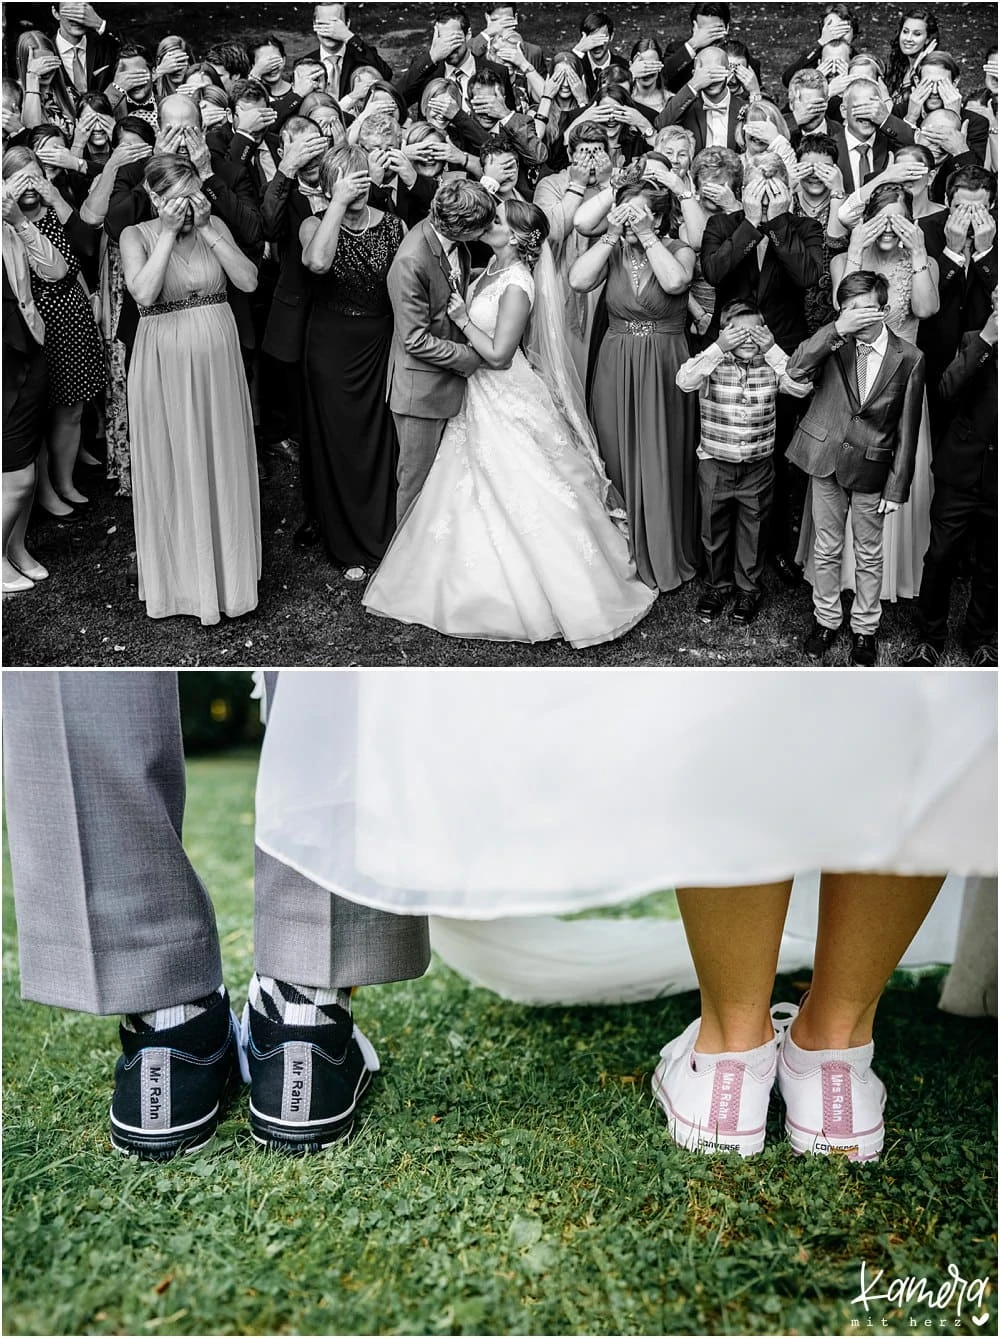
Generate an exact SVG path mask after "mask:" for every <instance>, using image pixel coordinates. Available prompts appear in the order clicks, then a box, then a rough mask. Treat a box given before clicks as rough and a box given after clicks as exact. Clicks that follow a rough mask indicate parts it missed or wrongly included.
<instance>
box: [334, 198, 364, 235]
mask: <svg viewBox="0 0 1000 1338" xmlns="http://www.w3.org/2000/svg"><path fill="white" fill-rule="evenodd" d="M371 225H372V207H371V205H370V204H366V205H365V226H364V227H363V228H349V227H348V226H347V224H346V223H341V225H340V226H341V227H342V228H343V229H344V231H345V232H349V233H351V235H352V236H354V237H360V236H361V234H362V233H363V232H367V231H368V229H369V228H370V227H371Z"/></svg>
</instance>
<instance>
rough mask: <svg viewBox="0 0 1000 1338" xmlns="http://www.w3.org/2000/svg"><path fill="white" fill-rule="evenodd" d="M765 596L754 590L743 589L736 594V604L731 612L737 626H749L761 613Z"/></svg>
mask: <svg viewBox="0 0 1000 1338" xmlns="http://www.w3.org/2000/svg"><path fill="white" fill-rule="evenodd" d="M762 600H763V596H762V595H760V594H759V593H758V592H755V591H753V590H741V591H740V593H739V594H738V595H737V596H736V605H735V607H734V609H733V612H732V614H731V617H732V620H733V622H734V623H735V624H736V626H737V627H749V626H750V624H751V623H752V622H753V620H754V618H756V617H757V614H758V613H760V606H761V603H762Z"/></svg>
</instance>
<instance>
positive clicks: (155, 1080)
mask: <svg viewBox="0 0 1000 1338" xmlns="http://www.w3.org/2000/svg"><path fill="white" fill-rule="evenodd" d="M141 1093H142V1127H143V1128H144V1129H169V1128H170V1051H169V1050H143V1052H142V1085H141Z"/></svg>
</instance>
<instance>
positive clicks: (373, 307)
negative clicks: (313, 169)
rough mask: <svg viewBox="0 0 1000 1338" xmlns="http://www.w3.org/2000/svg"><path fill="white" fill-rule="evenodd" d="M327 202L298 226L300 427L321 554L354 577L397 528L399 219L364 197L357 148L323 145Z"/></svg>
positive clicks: (364, 166)
mask: <svg viewBox="0 0 1000 1338" xmlns="http://www.w3.org/2000/svg"><path fill="white" fill-rule="evenodd" d="M320 183H321V186H322V189H323V193H324V195H325V196H326V198H327V199H328V200H329V204H328V206H327V208H326V211H325V212H324V213H323V215H322V218H321V219H320V218H319V217H313V218H307V219H306V220H305V221H304V222H303V224H302V226H301V228H300V229H299V237H300V240H301V242H302V263H303V264H304V265H305V267H306V269H308V270H309V271H311V273H312V274H313V275H314V276H315V277H314V280H313V283H312V300H311V303H310V314H309V324H308V325H307V326H306V337H305V356H304V366H305V395H304V403H303V419H302V429H303V432H304V434H305V443H304V446H305V449H306V451H307V452H308V456H309V460H310V462H311V468H312V475H313V482H314V486H315V494H314V504H315V513H316V517H317V519H318V521H319V525H320V529H321V531H322V535H323V541H324V543H325V545H326V550H327V552H328V553H329V555H330V558H331V559H332V561H334V562H335V563H338V564H339V565H341V566H343V567H345V568H346V569H347V570H346V573H345V574H346V577H347V579H348V580H352V581H362V580H364V578H365V574H366V571H365V569H366V568H368V567H373V566H375V565H377V563H379V562H380V561H381V559H382V557H383V556H384V554H385V550H386V548H387V547H388V544H389V540H390V539H391V538H392V533H393V530H394V529H395V527H396V461H397V457H398V454H399V447H398V444H397V442H396V430H395V427H394V426H393V421H392V414H391V413H390V412H389V406H388V404H387V403H386V398H385V384H386V374H387V371H388V366H389V347H390V344H391V343H392V307H391V305H390V303H389V290H388V288H387V286H386V275H387V274H388V273H389V267H390V265H391V264H392V261H393V258H394V256H395V254H396V252H397V251H398V250H399V244H400V242H401V241H402V240H403V224H402V222H401V221H400V220H399V219H398V218H396V217H395V216H394V215H392V214H385V213H382V212H380V211H379V210H377V209H373V208H372V207H371V205H370V204H369V203H368V195H369V191H370V188H371V187H370V182H369V180H368V158H367V155H366V154H365V152H364V150H363V149H358V148H347V147H344V148H339V149H330V150H328V151H327V153H326V155H325V157H324V158H323V162H322V166H321V168H320Z"/></svg>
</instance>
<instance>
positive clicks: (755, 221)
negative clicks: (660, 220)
mask: <svg viewBox="0 0 1000 1338" xmlns="http://www.w3.org/2000/svg"><path fill="white" fill-rule="evenodd" d="M791 203H792V193H791V189H790V187H789V184H788V171H787V169H786V168H785V166H784V164H783V163H782V161H781V159H780V158H778V157H777V155H776V154H760V155H758V157H757V158H756V159H755V160H754V163H753V165H752V167H751V169H750V170H749V171H748V173H747V177H746V180H745V182H744V184H743V191H742V199H741V200H740V199H736V198H735V197H734V198H733V199H732V203H731V204H730V205H729V206H728V210H729V211H728V212H726V213H717V214H711V215H710V216H709V219H708V222H707V223H706V225H705V233H704V236H703V238H702V252H701V266H702V273H703V274H704V276H705V278H706V279H707V281H708V282H709V283H710V284H712V285H713V286H714V288H715V290H716V303H715V306H716V312H718V311H720V310H721V309H722V307H724V306H725V305H726V303H727V302H733V301H736V300H738V299H739V300H746V299H748V298H750V299H752V300H753V301H754V302H756V303H757V305H758V307H759V308H760V312H761V315H762V316H763V318H764V323H765V324H766V325H767V327H768V329H769V330H770V331H771V333H772V334H773V335H774V338H775V340H776V341H777V343H778V344H779V345H780V347H781V348H782V349H784V351H785V352H786V353H792V352H794V350H795V349H796V348H797V347H798V345H799V344H800V343H801V341H802V340H803V339H805V337H806V334H807V332H808V331H807V327H806V315H805V293H806V290H807V289H808V288H811V287H812V285H813V284H815V283H818V282H819V278H820V275H821V273H822V271H823V230H822V228H821V227H820V225H819V224H818V223H817V222H816V220H815V219H811V218H800V217H798V216H797V215H795V214H792V213H790V212H789V211H790V208H791ZM718 328H719V326H718V316H717V315H716V317H715V318H713V321H712V324H711V325H710V326H709V327H708V331H707V335H706V337H707V338H708V339H714V338H715V335H716V334H717V333H718Z"/></svg>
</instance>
